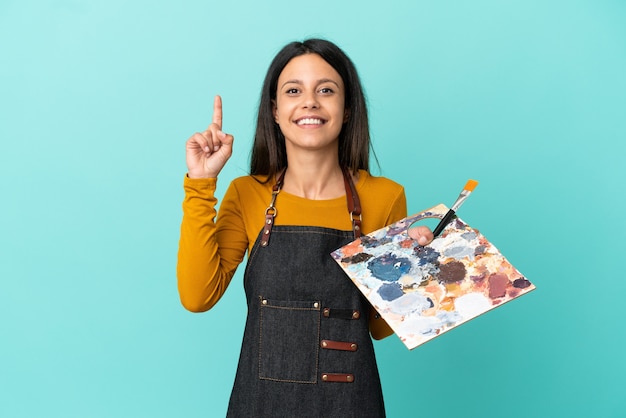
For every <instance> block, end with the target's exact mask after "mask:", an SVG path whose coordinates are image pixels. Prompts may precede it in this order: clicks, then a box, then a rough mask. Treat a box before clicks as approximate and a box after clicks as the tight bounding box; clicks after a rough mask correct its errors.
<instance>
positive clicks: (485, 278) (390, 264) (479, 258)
mask: <svg viewBox="0 0 626 418" xmlns="http://www.w3.org/2000/svg"><path fill="white" fill-rule="evenodd" d="M447 212H448V208H447V207H446V206H445V205H443V204H440V205H437V206H435V207H432V208H430V209H427V210H425V211H423V212H420V213H418V214H416V215H413V216H410V217H407V218H405V219H403V220H401V221H398V222H396V223H394V224H391V225H389V226H387V227H385V228H382V229H379V230H377V231H374V232H372V233H370V234H368V235H364V236H362V237H361V238H359V239H357V240H355V241H353V242H351V243H350V244H348V245H346V246H344V247H342V248H339V249H338V250H336V251H334V252H333V253H332V254H331V255H332V257H333V258H334V259H335V261H337V263H338V264H339V266H341V268H342V269H343V270H344V271H345V272H346V273H347V275H348V277H350V279H351V280H352V281H353V282H354V284H355V285H356V286H357V287H358V288H359V290H360V291H361V292H362V293H363V294H364V295H365V297H366V298H367V299H368V300H369V301H370V303H371V304H372V306H373V307H374V308H375V309H376V311H378V313H379V314H380V315H381V316H382V317H383V319H384V320H385V321H386V322H387V323H388V324H389V326H390V327H391V329H393V331H394V332H395V333H396V335H398V337H400V339H401V340H402V342H403V343H404V344H405V345H406V346H407V348H408V349H410V350H412V349H413V348H415V347H417V346H419V345H421V344H423V343H425V342H427V341H429V340H431V339H433V338H435V337H437V336H439V335H441V334H443V333H444V332H446V331H449V330H451V329H453V328H455V327H457V326H459V325H461V324H463V323H465V322H467V321H469V320H470V319H473V318H475V317H477V316H479V315H481V314H483V313H485V312H487V311H489V310H492V309H494V308H497V307H499V306H502V304H504V303H506V302H509V301H511V300H513V299H515V298H518V297H519V296H521V295H523V294H526V293H528V292H530V291H532V290H534V289H535V286H534V285H533V284H532V283H531V282H530V281H528V279H526V277H524V276H523V275H522V274H521V273H520V272H519V271H518V270H517V269H516V268H515V267H513V265H512V264H511V263H509V261H508V260H507V259H506V258H505V257H504V256H503V255H502V254H501V253H500V251H498V249H497V248H496V247H495V246H494V245H493V244H492V243H490V242H489V241H488V240H487V239H486V238H485V237H484V236H483V235H482V234H481V233H480V232H479V231H478V230H476V229H474V228H472V227H470V226H469V225H467V224H466V223H465V222H463V221H462V220H461V219H460V218H458V217H457V218H455V219H454V220H453V221H452V222H450V223H449V224H448V225H447V226H446V228H445V229H444V230H443V232H442V234H441V235H440V236H439V237H438V238H436V239H435V240H433V241H432V242H431V243H430V244H429V245H426V246H420V245H419V244H418V243H417V242H416V241H415V240H414V239H412V238H411V237H409V235H408V229H409V228H410V227H411V225H412V224H414V223H415V222H417V221H420V220H422V219H424V218H439V219H440V218H442V217H443V216H445V214H446V213H447Z"/></svg>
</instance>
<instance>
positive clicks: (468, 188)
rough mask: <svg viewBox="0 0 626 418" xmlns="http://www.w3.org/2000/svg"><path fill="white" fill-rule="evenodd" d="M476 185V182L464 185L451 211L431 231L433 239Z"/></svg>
mask: <svg viewBox="0 0 626 418" xmlns="http://www.w3.org/2000/svg"><path fill="white" fill-rule="evenodd" d="M477 185H478V182H477V181H476V180H468V181H467V183H465V187H463V190H462V191H461V194H460V195H459V197H458V198H457V199H456V202H454V205H452V209H450V210H449V211H448V213H446V215H445V216H444V217H443V218H441V222H439V225H437V227H436V228H435V230H434V231H433V238H437V236H438V235H439V234H441V231H443V229H444V228H445V227H446V225H448V224H449V223H450V221H451V220H452V219H453V218H454V217H455V216H456V211H457V210H459V208H460V207H461V205H462V204H463V202H465V199H467V197H468V196H469V195H470V193H472V192H473V191H474V189H475V188H476V186H477Z"/></svg>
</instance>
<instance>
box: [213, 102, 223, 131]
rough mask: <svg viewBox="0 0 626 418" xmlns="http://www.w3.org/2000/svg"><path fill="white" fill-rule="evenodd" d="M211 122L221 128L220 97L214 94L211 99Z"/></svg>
mask: <svg viewBox="0 0 626 418" xmlns="http://www.w3.org/2000/svg"><path fill="white" fill-rule="evenodd" d="M213 123H214V124H216V125H217V126H218V128H219V129H222V98H221V97H220V96H215V99H214V100H213Z"/></svg>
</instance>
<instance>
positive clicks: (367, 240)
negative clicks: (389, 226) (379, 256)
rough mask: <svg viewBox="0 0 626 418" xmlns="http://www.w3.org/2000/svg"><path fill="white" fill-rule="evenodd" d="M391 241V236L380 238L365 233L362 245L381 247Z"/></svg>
mask: <svg viewBox="0 0 626 418" xmlns="http://www.w3.org/2000/svg"><path fill="white" fill-rule="evenodd" d="M389 242H391V237H388V236H384V237H382V238H380V239H376V238H373V237H370V236H368V235H364V236H362V237H361V245H362V246H363V248H372V247H379V246H381V245H385V244H387V243H389Z"/></svg>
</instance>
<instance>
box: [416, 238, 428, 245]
mask: <svg viewBox="0 0 626 418" xmlns="http://www.w3.org/2000/svg"><path fill="white" fill-rule="evenodd" d="M417 242H419V243H420V244H421V245H426V237H419V239H418V240H417Z"/></svg>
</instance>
